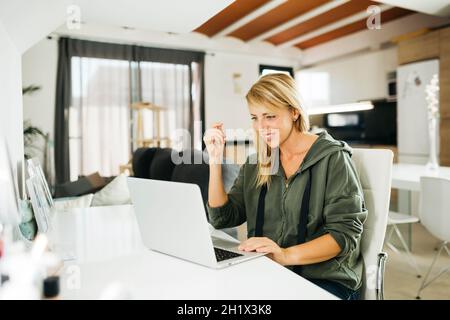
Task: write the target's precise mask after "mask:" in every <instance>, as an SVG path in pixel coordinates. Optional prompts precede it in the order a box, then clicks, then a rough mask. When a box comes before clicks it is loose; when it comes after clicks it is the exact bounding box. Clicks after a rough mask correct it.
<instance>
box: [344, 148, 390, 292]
mask: <svg viewBox="0 0 450 320" xmlns="http://www.w3.org/2000/svg"><path fill="white" fill-rule="evenodd" d="M352 160H353V162H354V164H355V168H356V171H357V172H358V175H359V179H360V181H361V187H362V189H363V192H364V200H365V205H366V208H367V210H368V216H367V220H366V222H365V223H364V231H363V234H362V237H361V254H362V256H363V259H364V269H365V270H364V274H363V289H362V298H363V299H376V298H377V290H379V289H380V288H379V284H380V279H379V277H380V272H379V267H378V266H379V254H380V253H381V251H382V248H383V242H384V236H385V234H386V226H387V217H388V212H389V200H390V194H391V174H392V161H393V153H392V151H391V150H384V149H353V156H352ZM381 276H382V274H381Z"/></svg>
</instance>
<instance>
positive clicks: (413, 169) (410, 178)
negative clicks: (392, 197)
mask: <svg viewBox="0 0 450 320" xmlns="http://www.w3.org/2000/svg"><path fill="white" fill-rule="evenodd" d="M424 176H427V177H442V178H448V179H450V167H439V168H438V169H437V170H429V169H427V167H426V166H425V165H418V164H407V163H395V164H394V165H393V167H392V188H395V189H399V190H406V191H409V192H411V191H420V177H424Z"/></svg>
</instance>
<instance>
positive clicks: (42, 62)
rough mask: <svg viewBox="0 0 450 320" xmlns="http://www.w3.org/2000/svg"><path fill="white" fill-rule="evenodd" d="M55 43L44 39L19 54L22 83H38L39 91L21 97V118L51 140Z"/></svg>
mask: <svg viewBox="0 0 450 320" xmlns="http://www.w3.org/2000/svg"><path fill="white" fill-rule="evenodd" d="M57 61H58V43H57V42H56V41H55V40H49V39H44V40H41V41H40V42H38V43H37V44H36V45H34V46H33V47H31V48H30V49H29V50H28V51H26V52H25V53H24V54H23V56H22V84H23V86H24V87H25V86H29V85H38V86H40V87H41V90H39V91H36V92H34V93H33V94H31V95H25V96H24V97H23V118H24V120H29V121H30V122H31V124H32V125H33V126H37V127H38V128H40V129H41V130H42V131H43V132H44V133H50V139H54V135H53V131H54V117H55V91H56V70H57Z"/></svg>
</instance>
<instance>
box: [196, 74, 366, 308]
mask: <svg viewBox="0 0 450 320" xmlns="http://www.w3.org/2000/svg"><path fill="white" fill-rule="evenodd" d="M246 99H247V103H248V108H249V111H250V116H251V120H252V123H253V129H254V130H255V133H256V134H255V137H256V145H257V150H258V152H257V159H254V158H252V157H249V158H248V159H247V161H246V163H245V164H244V165H243V166H242V167H241V170H240V173H239V176H238V177H237V179H236V181H235V182H234V185H233V187H232V189H231V190H230V192H229V193H228V194H227V193H226V192H225V190H224V187H223V181H222V171H221V165H220V163H221V162H222V158H221V157H222V154H223V149H224V141H225V135H224V131H223V127H222V125H221V124H216V125H214V126H213V128H212V129H210V130H208V132H207V134H206V135H205V137H204V141H205V143H206V147H207V150H208V153H209V157H210V178H209V198H208V206H207V207H208V213H209V216H210V222H211V224H212V225H213V226H214V227H215V228H218V229H220V228H228V227H234V226H238V225H240V224H242V223H244V222H247V229H248V240H246V241H244V242H242V243H241V244H240V247H239V249H240V250H244V251H257V252H265V253H268V256H269V257H270V258H271V259H273V260H274V261H276V262H278V263H280V264H281V265H284V266H287V267H289V268H291V269H292V270H293V271H294V272H296V273H298V274H299V275H301V276H303V277H305V278H307V279H308V280H310V281H312V282H314V283H316V284H317V285H319V286H320V287H322V288H324V289H325V290H327V291H329V292H331V293H333V294H334V295H336V296H338V297H340V298H342V299H358V298H359V294H360V288H361V279H362V272H363V261H362V257H361V254H360V239H361V233H362V231H363V223H364V221H365V219H366V217H367V210H366V209H365V206H364V199H363V193H362V188H361V186H360V183H359V179H358V175H357V173H356V170H355V168H354V166H353V164H352V161H351V149H350V148H349V147H348V145H347V144H346V143H345V142H341V141H336V140H334V139H333V138H332V137H331V136H330V135H329V134H327V133H326V132H323V133H321V134H320V135H314V134H310V133H308V130H309V122H308V118H307V116H306V114H305V112H304V111H303V109H302V107H301V105H300V102H299V99H298V97H297V91H296V86H295V82H294V80H293V79H292V78H291V77H290V76H288V75H285V74H269V75H266V76H263V77H261V78H260V79H259V80H258V81H257V82H256V83H255V84H254V85H253V86H252V87H251V89H250V91H249V92H248V94H247V96H246ZM269 159H270V162H269ZM255 160H256V161H255ZM255 163H256V164H255ZM277 165H278V166H277Z"/></svg>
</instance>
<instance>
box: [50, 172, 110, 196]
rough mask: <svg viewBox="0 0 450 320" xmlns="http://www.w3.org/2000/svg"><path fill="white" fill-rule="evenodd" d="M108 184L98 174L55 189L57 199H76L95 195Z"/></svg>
mask: <svg viewBox="0 0 450 320" xmlns="http://www.w3.org/2000/svg"><path fill="white" fill-rule="evenodd" d="M106 184H107V181H106V180H105V178H104V177H101V176H100V174H99V173H98V172H95V173H93V174H90V175H88V176H83V177H80V178H79V179H78V180H77V181H69V182H66V183H63V184H60V185H57V186H56V187H55V198H61V197H76V196H82V195H85V194H89V193H94V192H96V191H98V190H100V189H101V188H103V187H104V186H105V185H106Z"/></svg>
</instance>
